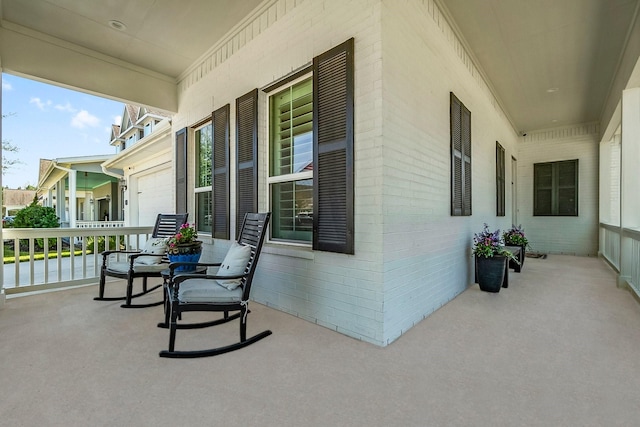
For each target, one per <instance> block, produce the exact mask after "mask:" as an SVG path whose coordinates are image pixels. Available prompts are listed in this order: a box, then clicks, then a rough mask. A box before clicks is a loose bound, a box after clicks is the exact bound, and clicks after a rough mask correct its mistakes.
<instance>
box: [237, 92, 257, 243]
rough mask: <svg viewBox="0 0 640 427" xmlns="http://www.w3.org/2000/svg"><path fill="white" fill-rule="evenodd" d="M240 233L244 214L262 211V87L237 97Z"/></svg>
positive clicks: (238, 216) (238, 218) (238, 220)
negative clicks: (260, 92)
mask: <svg viewBox="0 0 640 427" xmlns="http://www.w3.org/2000/svg"><path fill="white" fill-rule="evenodd" d="M236 138H237V141H238V143H237V152H236V162H237V164H236V166H237V167H236V171H237V172H236V173H237V174H238V176H237V180H236V198H237V205H236V234H238V233H240V228H241V227H242V221H243V219H244V215H245V214H246V213H248V212H258V166H257V162H258V89H254V90H252V91H251V92H249V93H247V94H246V95H243V96H241V97H240V98H238V99H236Z"/></svg>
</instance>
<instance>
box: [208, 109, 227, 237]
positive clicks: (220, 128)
mask: <svg viewBox="0 0 640 427" xmlns="http://www.w3.org/2000/svg"><path fill="white" fill-rule="evenodd" d="M229 109H230V106H229V104H227V105H225V106H223V107H220V108H218V109H217V110H215V111H214V112H213V114H212V120H211V121H212V123H213V132H212V134H213V143H212V145H213V148H212V150H211V153H212V156H213V157H212V159H211V164H212V178H211V181H212V182H211V186H212V192H213V195H212V197H211V201H212V203H213V206H212V212H213V220H212V228H213V231H212V235H213V237H215V238H216V239H229V189H230V186H229Z"/></svg>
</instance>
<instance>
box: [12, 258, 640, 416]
mask: <svg viewBox="0 0 640 427" xmlns="http://www.w3.org/2000/svg"><path fill="white" fill-rule="evenodd" d="M96 292H97V289H96V286H94V285H90V286H86V287H80V288H74V289H70V290H68V291H64V292H53V293H43V294H40V295H32V296H20V297H16V296H9V297H8V298H9V300H8V301H7V304H6V306H5V308H4V309H3V310H0V336H2V341H3V343H4V344H3V345H2V346H0V360H3V361H4V366H5V369H3V370H2V371H1V372H2V373H1V377H2V387H3V390H4V392H3V397H2V399H0V413H1V414H2V419H1V421H0V424H3V425H50V424H52V423H53V424H57V425H101V426H111V425H113V426H116V425H118V426H120V425H157V426H165V425H166V426H170V425H214V424H215V425H217V424H218V423H231V424H234V425H262V426H301V425H304V426H326V425H333V426H356V425H362V426H364V425H366V426H391V425H412V426H423V425H434V426H435V425H474V426H496V425H539V426H549V425H582V426H589V425H593V426H596V425H635V424H636V423H637V420H638V418H639V417H640V404H639V403H638V400H637V398H636V395H637V390H638V387H640V380H639V379H638V375H637V365H636V363H635V361H636V360H637V355H638V354H640V330H639V329H638V327H637V325H638V324H639V323H640V306H639V305H638V303H637V302H636V301H635V300H634V299H633V298H630V296H629V293H628V292H626V291H624V290H621V289H618V288H617V287H616V274H615V273H614V272H613V271H612V270H611V269H610V268H609V267H608V266H607V265H606V263H604V262H603V261H602V260H600V259H597V258H592V257H591V258H589V257H573V256H565V255H549V256H548V257H547V258H546V259H527V261H526V266H525V268H524V269H523V271H522V273H520V274H514V273H511V280H510V286H509V288H508V289H503V290H502V291H501V292H500V293H499V294H488V293H484V292H481V291H479V289H478V287H477V285H476V286H471V287H470V288H469V289H467V290H466V291H465V292H463V293H462V294H461V295H460V296H459V297H457V298H456V299H454V300H453V301H451V302H450V303H448V304H447V305H446V306H444V307H443V308H441V309H440V310H438V311H437V312H436V313H434V314H433V315H431V316H429V317H428V318H426V319H425V320H424V321H422V322H420V323H419V324H418V325H416V326H415V327H413V328H412V329H411V330H410V331H408V332H407V333H406V334H404V335H403V336H402V337H400V338H399V339H398V340H397V341H396V342H395V343H394V344H393V345H391V346H388V347H385V348H380V347H377V346H373V345H370V344H368V343H365V342H362V341H358V340H355V339H353V338H349V337H347V336H344V335H341V334H338V333H335V332H333V331H331V330H329V329H327V328H324V327H321V326H318V325H315V324H313V323H310V322H307V321H305V320H302V319H299V318H296V317H293V316H291V315H289V314H285V313H283V312H281V311H278V310H274V309H271V308H269V307H266V306H263V305H260V304H257V303H253V304H252V305H251V310H252V313H251V315H250V319H249V333H251V331H256V330H259V328H262V329H264V328H265V327H268V328H269V329H272V330H273V331H274V334H273V335H272V336H270V337H268V338H267V339H265V340H262V341H261V342H260V343H257V344H255V345H253V346H251V347H250V348H248V349H244V350H241V351H237V352H233V353H229V354H225V355H221V356H218V357H215V358H206V359H192V360H180V361H177V360H171V359H161V358H159V357H158V356H157V354H158V351H159V350H162V349H164V348H166V345H167V342H168V332H167V331H166V330H164V329H159V328H157V327H156V323H157V322H158V321H159V320H160V319H161V317H162V308H161V307H155V308H150V309H144V310H124V309H121V308H120V306H119V303H117V302H114V303H104V302H95V301H92V297H93V296H94V295H95V294H96ZM157 297H158V294H157V293H153V294H151V295H148V296H146V297H145V298H149V299H150V300H151V299H155V298H157ZM236 327H237V325H236V324H235V323H233V324H228V325H227V326H222V327H218V328H214V329H213V330H200V331H191V332H189V333H188V334H187V333H185V334H183V341H178V343H177V345H204V346H206V345H207V344H206V343H208V342H211V341H210V340H213V339H219V340H228V341H229V342H231V341H232V340H233V339H234V338H235V336H236V334H237V331H236ZM216 329H217V330H216ZM185 332H187V331H185ZM9 343H10V344H9Z"/></svg>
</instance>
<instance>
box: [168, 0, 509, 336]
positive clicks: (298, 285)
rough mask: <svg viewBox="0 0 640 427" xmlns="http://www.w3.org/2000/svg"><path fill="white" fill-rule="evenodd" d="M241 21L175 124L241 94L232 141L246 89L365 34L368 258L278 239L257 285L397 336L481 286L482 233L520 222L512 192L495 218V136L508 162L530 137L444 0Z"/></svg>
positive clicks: (271, 297)
mask: <svg viewBox="0 0 640 427" xmlns="http://www.w3.org/2000/svg"><path fill="white" fill-rule="evenodd" d="M238 28H239V30H238V31H239V33H238V34H230V35H229V37H228V38H227V39H225V41H223V42H221V43H220V44H219V45H217V46H214V47H212V49H211V55H210V56H209V57H205V58H204V59H203V61H202V64H194V67H192V69H191V70H190V71H189V72H188V73H185V75H184V76H183V80H182V81H181V83H180V100H179V103H180V107H179V114H178V115H177V116H176V117H175V118H174V121H173V123H174V131H177V130H178V129H180V128H182V127H184V126H188V125H191V124H193V123H195V122H197V121H199V120H201V119H202V118H203V117H207V116H208V115H210V114H211V111H213V110H214V109H216V108H218V107H220V106H222V105H224V104H226V103H230V104H231V111H232V117H231V119H232V122H231V123H232V124H231V129H232V134H231V140H232V144H233V143H234V142H235V135H234V133H233V129H234V119H235V118H234V116H235V113H234V109H235V104H234V102H235V99H236V98H237V97H239V96H241V95H243V94H245V93H246V92H248V91H249V90H251V89H252V88H254V87H258V88H260V87H265V86H267V85H269V84H270V83H272V82H274V81H277V80H279V79H280V78H282V77H284V76H286V75H288V74H289V73H291V72H292V71H294V70H297V69H299V68H301V67H303V66H305V65H308V64H309V63H310V61H311V60H312V58H313V57H314V56H316V55H318V54H320V53H322V52H325V51H326V50H328V49H330V48H331V47H333V46H335V45H337V44H339V43H341V42H343V41H345V40H347V39H348V38H350V37H354V38H355V255H352V256H351V255H341V254H334V253H328V252H313V251H311V249H310V248H300V247H294V246H281V245H277V244H273V243H271V244H267V245H266V246H265V248H264V254H263V256H262V258H261V261H260V265H259V267H258V272H257V275H256V283H255V288H254V293H253V296H254V298H255V299H256V300H257V301H259V302H261V303H264V304H266V305H269V306H272V307H275V308H277V309H279V310H283V311H285V312H288V313H291V314H293V315H296V316H299V317H301V318H305V319H308V320H309V321H312V322H316V323H318V324H320V325H323V326H325V327H328V328H331V329H333V330H336V331H338V332H341V333H344V334H347V335H349V336H352V337H355V338H358V339H362V340H365V341H368V342H372V343H375V344H378V345H386V344H388V343H390V342H391V341H393V340H394V339H396V338H397V337H398V336H400V335H401V334H402V333H404V331H406V330H408V329H409V328H410V327H412V326H413V325H414V324H416V323H417V322H419V321H420V320H422V319H423V318H424V317H425V316H427V315H429V314H430V313H432V312H433V311H435V310H436V309H438V308H439V307H441V306H442V305H443V304H445V303H446V302H448V301H449V300H451V299H452V298H454V297H455V296H456V295H457V294H459V293H460V292H462V291H463V290H464V289H466V287H468V286H469V285H470V283H471V281H472V275H471V272H472V265H471V264H472V259H471V254H470V251H471V239H472V236H473V233H474V232H477V231H479V230H480V229H481V228H482V224H483V222H488V223H490V224H491V226H493V227H495V228H497V227H501V228H504V227H506V226H508V225H510V218H511V216H510V215H511V213H510V212H509V211H510V206H511V196H510V194H507V203H506V204H507V216H506V217H502V218H496V216H495V201H496V195H495V142H496V140H497V141H500V143H501V144H502V146H503V147H505V149H506V155H507V159H509V158H510V156H511V155H512V154H513V153H514V152H515V147H516V141H517V137H516V135H515V133H514V132H513V130H512V129H511V127H510V125H509V123H508V121H507V120H506V119H505V117H504V114H503V113H502V111H501V110H500V108H499V107H498V106H497V102H496V101H495V99H494V97H493V96H492V95H491V93H490V91H489V90H488V86H487V85H486V83H485V82H484V81H483V80H482V78H481V77H480V73H479V72H478V70H477V69H476V68H475V66H474V64H473V63H472V62H471V60H470V58H469V56H468V55H466V52H464V49H462V47H461V46H462V45H461V44H460V43H459V41H458V40H457V39H456V38H455V35H454V34H453V32H452V31H451V29H450V27H449V26H448V24H447V23H446V21H444V19H443V18H442V16H441V15H440V13H439V11H438V9H437V7H436V5H435V4H434V3H433V0H424V1H420V0H411V1H410V0H406V1H395V0H394V1H392V0H384V1H380V0H359V1H355V0H352V1H344V0H322V1H320V0H313V1H311V0H305V1H299V0H296V1H292V0H286V1H285V0H274V1H273V2H271V3H268V4H265V5H263V8H262V9H261V10H260V11H257V12H256V13H255V14H254V15H252V17H251V19H248V20H247V21H246V22H245V23H244V24H243V25H240V26H239V27H238ZM450 91H453V92H455V93H456V95H457V96H458V97H459V98H460V99H461V101H462V102H463V103H465V105H466V106H467V107H468V108H469V109H470V110H471V112H472V139H473V148H472V150H473V165H472V167H473V216H472V217H451V216H450V214H449V206H450V195H449V182H450V177H449V170H450V166H449V150H450V148H449V92H450ZM260 96H261V100H262V101H263V102H262V103H261V105H260V109H259V116H260V118H261V123H260V136H259V140H260V160H259V161H260V177H259V180H260V193H259V203H260V209H261V210H266V209H268V200H267V198H266V194H267V186H266V171H267V162H266V149H267V146H266V144H267V140H268V138H267V132H266V130H267V123H266V122H267V116H266V99H267V97H266V95H264V94H261V95H260ZM231 152H232V157H231V164H232V165H233V164H235V156H234V150H233V147H232V150H231ZM509 179H510V168H509V166H508V165H507V180H509ZM231 186H232V188H233V187H234V186H235V182H234V180H233V179H232V182H231ZM232 200H233V199H232ZM191 203H192V204H193V202H191ZM233 205H234V204H233V203H232V209H233ZM191 210H193V207H192V209H191ZM231 217H232V218H233V213H232V215H231ZM232 228H233V224H232ZM226 246H227V244H226V243H225V242H215V244H213V245H212V247H211V248H212V249H211V250H210V251H209V252H208V254H209V255H210V256H213V257H216V259H217V258H219V257H222V256H223V254H224V250H225V249H226Z"/></svg>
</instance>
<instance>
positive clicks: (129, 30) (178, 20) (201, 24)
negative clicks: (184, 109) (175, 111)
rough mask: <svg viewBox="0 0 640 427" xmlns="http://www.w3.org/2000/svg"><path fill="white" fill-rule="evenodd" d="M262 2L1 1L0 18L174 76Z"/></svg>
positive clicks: (217, 0) (144, 0)
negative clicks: (120, 27)
mask: <svg viewBox="0 0 640 427" xmlns="http://www.w3.org/2000/svg"><path fill="white" fill-rule="evenodd" d="M261 2H262V0H0V5H1V8H0V13H1V15H0V18H1V19H2V21H3V22H2V25H3V26H4V25H7V24H6V23H10V24H17V25H19V26H21V27H26V28H29V29H33V30H36V31H38V32H40V33H44V34H47V35H50V36H53V37H56V38H58V39H61V40H64V41H68V42H71V43H73V44H76V45H78V46H82V47H85V48H88V49H91V50H94V51H97V52H100V53H103V54H105V55H108V56H111V57H114V58H117V59H120V60H123V61H126V62H129V63H131V64H135V65H138V66H141V67H143V68H147V69H149V70H152V71H156V72H158V73H160V74H164V75H166V76H170V77H174V78H175V77H178V76H179V75H180V73H182V72H183V71H184V70H185V69H186V68H187V67H188V66H189V65H191V64H192V63H193V62H194V61H195V60H196V59H198V58H199V57H200V56H201V55H202V54H204V53H205V52H206V51H207V49H209V48H210V47H211V46H212V45H213V44H215V42H216V41H218V40H219V39H220V38H222V36H224V35H225V34H226V33H227V32H228V31H229V30H230V29H231V28H232V27H233V25H235V24H236V23H237V22H239V21H240V20H241V19H242V18H244V17H245V16H246V15H248V14H249V13H250V12H251V11H252V10H253V9H254V8H255V7H256V6H258V5H259V4H260V3H261ZM112 20H116V21H119V22H122V23H123V24H125V25H126V29H125V30H124V31H117V30H114V29H113V28H112V27H111V26H110V25H109V21H112Z"/></svg>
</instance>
